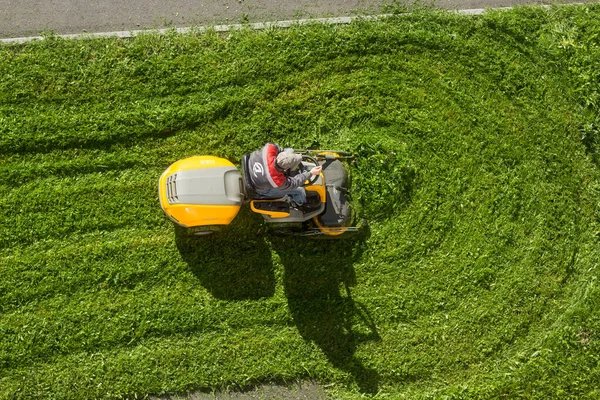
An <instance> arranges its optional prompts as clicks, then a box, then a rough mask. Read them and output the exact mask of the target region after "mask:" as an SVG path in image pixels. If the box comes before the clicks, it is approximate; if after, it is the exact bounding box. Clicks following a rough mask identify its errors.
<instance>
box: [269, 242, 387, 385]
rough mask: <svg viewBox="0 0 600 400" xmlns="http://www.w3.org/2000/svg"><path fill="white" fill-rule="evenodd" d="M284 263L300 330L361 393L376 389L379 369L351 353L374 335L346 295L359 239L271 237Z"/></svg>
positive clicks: (288, 292) (370, 324) (370, 323)
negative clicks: (351, 378) (365, 363)
mask: <svg viewBox="0 0 600 400" xmlns="http://www.w3.org/2000/svg"><path fill="white" fill-rule="evenodd" d="M272 244H273V246H274V248H275V250H276V251H277V253H278V254H279V256H280V258H281V261H282V263H283V265H284V268H285V275H284V288H285V293H286V296H287V299H288V306H289V309H290V312H291V314H292V317H293V319H294V323H295V324H296V326H297V328H298V331H299V332H300V335H302V337H303V338H304V339H305V340H307V341H312V342H314V343H315V344H316V345H317V346H319V348H320V349H321V350H322V351H323V353H324V354H325V356H326V357H327V359H328V360H329V361H330V362H331V363H332V364H333V365H334V366H335V367H336V368H339V369H341V370H343V371H346V372H348V373H349V374H351V375H352V377H353V379H354V381H355V382H356V384H357V385H358V386H359V389H360V390H361V391H362V392H363V393H369V394H372V393H376V392H377V390H378V386H379V374H378V373H377V371H376V370H375V369H370V368H367V367H365V366H364V365H363V364H362V362H361V360H359V359H358V358H357V357H356V356H355V352H356V349H357V347H358V346H359V345H360V344H361V343H363V342H365V341H368V340H376V341H378V340H380V337H379V334H378V333H377V329H376V327H375V324H374V323H373V320H372V318H371V317H370V315H369V314H368V312H367V311H366V310H365V309H364V307H362V306H360V305H359V304H357V303H356V302H355V301H354V300H353V299H352V296H351V292H350V286H352V285H354V284H355V282H356V276H355V272H354V268H353V262H354V260H355V257H357V256H358V255H359V252H360V249H361V245H362V243H361V240H360V238H357V239H354V240H352V241H350V240H349V239H348V240H335V241H334V240H307V239H298V238H296V239H293V238H289V237H288V238H279V237H278V238H274V239H273V240H272Z"/></svg>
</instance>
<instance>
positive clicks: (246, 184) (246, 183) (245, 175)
mask: <svg viewBox="0 0 600 400" xmlns="http://www.w3.org/2000/svg"><path fill="white" fill-rule="evenodd" d="M249 160H250V154H244V156H243V157H242V182H243V190H244V193H243V194H244V201H250V200H252V199H254V197H255V196H256V190H255V189H254V186H252V179H251V178H250V168H248V161H249Z"/></svg>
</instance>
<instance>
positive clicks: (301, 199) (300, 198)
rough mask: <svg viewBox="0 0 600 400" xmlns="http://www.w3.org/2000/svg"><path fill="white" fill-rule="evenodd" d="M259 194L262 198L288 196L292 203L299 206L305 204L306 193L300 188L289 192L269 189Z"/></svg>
mask: <svg viewBox="0 0 600 400" xmlns="http://www.w3.org/2000/svg"><path fill="white" fill-rule="evenodd" d="M259 193H260V194H261V195H263V196H269V197H274V198H275V197H283V196H285V195H288V196H290V197H291V198H292V200H294V203H296V204H298V205H299V206H300V205H302V204H304V203H306V191H305V190H304V188H302V187H299V188H296V189H290V190H280V189H269V190H265V191H263V192H259Z"/></svg>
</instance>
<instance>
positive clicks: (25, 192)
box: [0, 171, 164, 247]
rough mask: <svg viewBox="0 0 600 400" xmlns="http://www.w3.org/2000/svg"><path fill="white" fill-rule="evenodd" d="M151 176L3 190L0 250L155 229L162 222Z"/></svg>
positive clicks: (131, 174) (127, 174)
mask: <svg viewBox="0 0 600 400" xmlns="http://www.w3.org/2000/svg"><path fill="white" fill-rule="evenodd" d="M157 176H158V175H149V174H148V172H147V171H120V172H119V173H117V174H101V173H100V174H94V175H86V176H83V177H80V176H76V177H73V178H69V179H60V178H58V179H57V178H48V179H42V180H39V181H33V182H31V183H29V184H26V185H23V186H21V187H19V188H14V189H12V190H9V191H8V193H6V194H5V195H4V196H3V197H2V198H1V199H0V201H1V202H2V204H3V212H2V214H3V218H2V222H0V226H2V229H3V230H4V231H5V232H6V234H5V235H4V236H3V238H2V240H1V242H0V243H1V246H0V247H10V246H11V245H12V244H14V243H19V244H21V245H26V244H30V243H33V242H35V241H36V240H41V239H44V238H48V237H64V236H65V235H70V234H73V233H85V232H93V231H103V230H114V229H119V228H124V227H126V226H131V227H138V228H144V229H151V228H152V227H153V226H155V225H157V224H158V225H160V224H161V223H162V222H164V220H163V218H162V216H161V214H160V208H158V209H157V205H158V200H157V195H156V177H157Z"/></svg>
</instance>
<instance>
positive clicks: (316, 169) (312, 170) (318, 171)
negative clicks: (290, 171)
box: [310, 165, 323, 175]
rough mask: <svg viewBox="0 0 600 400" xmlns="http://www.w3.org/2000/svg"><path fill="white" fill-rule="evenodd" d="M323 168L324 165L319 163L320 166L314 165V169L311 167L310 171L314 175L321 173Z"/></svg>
mask: <svg viewBox="0 0 600 400" xmlns="http://www.w3.org/2000/svg"><path fill="white" fill-rule="evenodd" d="M322 169H323V167H322V166H321V165H319V166H318V167H314V168H313V169H311V170H310V173H311V174H313V175H319V174H320V173H321V170H322Z"/></svg>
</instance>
